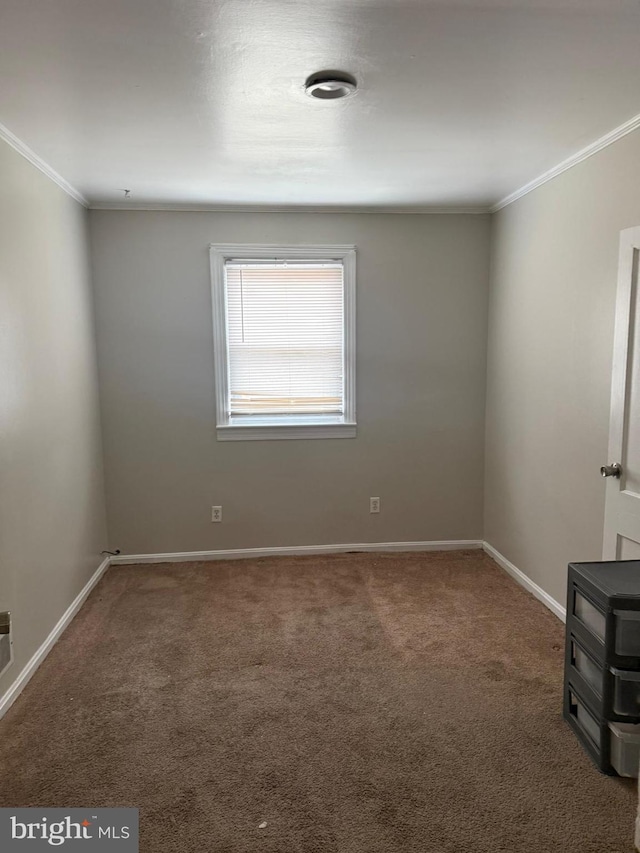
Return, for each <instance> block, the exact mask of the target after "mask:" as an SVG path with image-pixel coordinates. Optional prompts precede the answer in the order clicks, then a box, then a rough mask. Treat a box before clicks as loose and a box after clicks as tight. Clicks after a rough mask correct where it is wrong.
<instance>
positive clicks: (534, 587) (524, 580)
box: [482, 542, 567, 622]
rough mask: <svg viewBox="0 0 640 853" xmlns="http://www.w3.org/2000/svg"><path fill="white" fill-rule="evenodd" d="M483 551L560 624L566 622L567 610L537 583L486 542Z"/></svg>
mask: <svg viewBox="0 0 640 853" xmlns="http://www.w3.org/2000/svg"><path fill="white" fill-rule="evenodd" d="M482 548H483V550H484V551H485V552H486V553H487V554H488V555H489V556H490V557H491V558H492V559H493V560H495V562H496V563H497V564H498V565H499V566H500V567H501V568H502V569H504V570H505V572H507V573H508V574H510V575H511V577H512V578H513V579H514V580H515V581H517V582H518V583H519V584H520V586H523V587H524V588H525V589H526V590H527V591H528V592H530V593H531V594H532V595H535V597H536V598H537V599H538V601H541V602H542V603H543V604H544V605H545V607H548V608H549V610H550V611H551V612H552V613H553V614H554V615H555V616H557V617H558V619H560V620H561V621H562V622H566V621H567V609H566V607H563V605H562V604H560V603H559V602H558V601H556V600H555V598H552V597H551V596H550V595H549V593H548V592H545V591H544V590H543V589H542V587H541V586H538V584H537V583H535V582H534V581H532V580H531V578H530V577H528V576H527V575H525V573H524V572H521V571H520V569H519V568H517V567H516V566H514V565H513V563H511V562H510V561H509V560H507V558H506V557H504V556H503V555H502V554H501V553H500V552H499V551H496V549H495V548H494V547H493V546H492V545H489V543H488V542H483V543H482Z"/></svg>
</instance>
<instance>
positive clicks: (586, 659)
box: [570, 635, 605, 697]
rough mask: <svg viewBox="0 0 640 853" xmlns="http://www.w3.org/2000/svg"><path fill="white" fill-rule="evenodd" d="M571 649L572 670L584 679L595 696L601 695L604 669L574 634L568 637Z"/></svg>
mask: <svg viewBox="0 0 640 853" xmlns="http://www.w3.org/2000/svg"><path fill="white" fill-rule="evenodd" d="M570 643H571V646H570V650H571V667H572V668H573V670H574V671H575V672H576V673H577V674H578V675H579V676H580V677H581V678H583V679H584V681H586V683H587V684H588V685H589V687H590V688H591V689H592V690H593V691H594V693H596V695H597V696H600V697H601V696H602V695H603V692H604V686H605V684H604V682H605V669H604V668H603V666H602V664H600V663H598V661H597V660H596V659H595V658H594V657H592V655H590V654H589V652H588V651H587V650H586V649H585V648H584V646H582V645H581V644H580V641H579V640H578V639H577V637H575V636H573V635H572V636H571V639H570Z"/></svg>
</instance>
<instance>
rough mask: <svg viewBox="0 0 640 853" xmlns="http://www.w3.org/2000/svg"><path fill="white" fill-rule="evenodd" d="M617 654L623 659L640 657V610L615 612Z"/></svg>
mask: <svg viewBox="0 0 640 853" xmlns="http://www.w3.org/2000/svg"><path fill="white" fill-rule="evenodd" d="M613 619H614V624H615V652H616V654H617V655H620V656H621V657H638V655H640V610H614V611H613Z"/></svg>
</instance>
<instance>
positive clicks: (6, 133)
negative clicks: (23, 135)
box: [0, 124, 89, 207]
mask: <svg viewBox="0 0 640 853" xmlns="http://www.w3.org/2000/svg"><path fill="white" fill-rule="evenodd" d="M0 139H3V140H4V141H5V142H6V143H7V145H10V146H11V147H12V148H13V149H14V151H17V152H18V154H22V156H23V157H24V158H25V160H28V161H29V162H30V163H31V165H32V166H35V167H36V169H39V170H40V171H41V172H42V173H43V174H45V175H46V176H47V177H48V178H49V179H50V180H52V181H53V183H54V184H57V185H58V186H59V187H60V189H61V190H64V191H65V192H66V193H67V195H70V196H71V198H72V199H74V200H75V201H77V202H79V203H80V204H81V205H83V207H89V202H88V201H87V199H86V198H85V197H84V196H83V195H82V193H81V192H79V191H78V190H77V189H76V188H75V187H74V186H72V185H71V184H70V183H69V181H66V180H65V179H64V178H63V177H62V175H59V174H58V172H56V170H55V169H53V168H52V167H51V166H50V165H49V164H48V163H45V161H44V160H43V159H42V157H38V155H37V154H36V153H35V151H32V150H31V148H29V146H28V145H25V143H24V142H23V141H22V140H21V139H18V137H17V136H16V135H15V133H11V131H10V130H9V128H8V127H5V126H4V125H3V124H0Z"/></svg>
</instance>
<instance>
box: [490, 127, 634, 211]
mask: <svg viewBox="0 0 640 853" xmlns="http://www.w3.org/2000/svg"><path fill="white" fill-rule="evenodd" d="M638 128H640V115H637V116H634V117H633V118H630V119H629V121H625V123H624V124H621V125H619V126H618V127H616V128H614V129H613V130H611V131H609V133H605V135H604V136H601V137H600V138H599V139H596V141H595V142H592V143H591V144H590V145H587V146H585V147H584V148H581V149H580V150H579V151H576V153H575V154H572V155H571V156H570V157H567V159H566V160H563V161H562V162H561V163H558V165H557V166H554V167H553V168H552V169H549V170H547V171H546V172H543V173H542V174H541V175H539V176H538V177H537V178H534V179H533V180H532V181H529V183H528V184H525V185H524V186H522V187H520V189H518V190H515V191H514V192H512V193H510V194H509V195H507V196H505V197H504V198H503V199H501V200H500V201H498V202H496V204H494V205H493V206H492V207H490V208H489V213H497V212H498V211H499V210H502V208H503V207H506V206H507V205H509V204H513V202H514V201H517V200H518V199H519V198H522V196H524V195H527V194H528V193H530V192H532V191H533V190H535V189H537V188H538V187H541V186H542V185H543V184H546V183H548V182H549V181H552V180H553V179H554V178H557V177H558V175H561V174H562V173H563V172H566V171H567V170H568V169H572V168H573V167H574V166H577V165H578V163H582V162H583V161H584V160H587V159H588V158H589V157H593V155H594V154H597V153H598V151H602V149H603V148H607V147H608V146H609V145H612V144H613V143H614V142H617V141H618V140H619V139H622V137H623V136H627V134H629V133H633V131H634V130H638Z"/></svg>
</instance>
